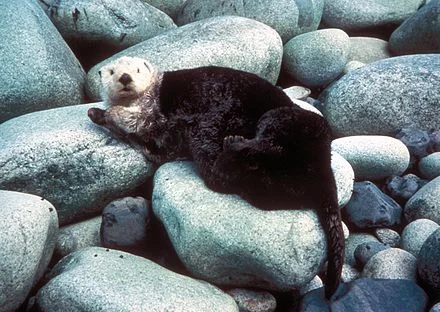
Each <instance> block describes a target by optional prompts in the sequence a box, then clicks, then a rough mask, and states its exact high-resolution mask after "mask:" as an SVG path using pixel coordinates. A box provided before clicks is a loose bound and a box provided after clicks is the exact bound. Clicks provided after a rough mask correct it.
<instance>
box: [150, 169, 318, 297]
mask: <svg viewBox="0 0 440 312" xmlns="http://www.w3.org/2000/svg"><path fill="white" fill-rule="evenodd" d="M154 182H155V184H154V190H153V198H152V203H153V211H154V213H155V214H156V216H157V217H158V218H159V219H160V220H161V221H162V222H163V224H164V226H165V228H166V230H167V232H168V235H169V237H170V239H171V242H172V243H173V246H174V248H175V249H176V251H177V254H178V255H179V258H180V259H181V260H182V262H183V263H184V264H185V266H186V267H187V268H188V270H189V271H190V272H191V273H192V274H193V275H194V276H195V277H197V278H201V279H204V280H208V281H210V282H213V283H215V284H221V285H233V286H241V287H243V286H251V287H262V288H266V289H275V290H289V289H293V288H300V287H302V286H304V285H306V284H307V283H308V282H309V281H310V280H311V279H312V278H313V277H314V276H315V275H316V274H317V273H318V271H319V270H320V267H321V265H322V264H323V261H324V257H325V244H326V243H325V242H326V240H325V234H324V232H323V231H322V228H321V226H320V224H319V222H318V219H317V215H316V213H315V212H313V211H311V210H277V211H264V210H260V209H257V208H254V207H253V206H251V205H250V204H248V203H247V202H246V201H244V200H243V199H241V198H240V197H238V196H236V195H225V194H220V193H216V192H213V191H211V190H209V189H208V188H207V187H206V186H205V185H204V183H203V181H202V180H201V178H200V177H199V176H198V174H197V171H196V169H195V167H194V165H192V163H190V162H173V163H167V164H164V165H162V166H161V167H160V168H159V169H158V171H157V172H156V175H155V177H154Z"/></svg>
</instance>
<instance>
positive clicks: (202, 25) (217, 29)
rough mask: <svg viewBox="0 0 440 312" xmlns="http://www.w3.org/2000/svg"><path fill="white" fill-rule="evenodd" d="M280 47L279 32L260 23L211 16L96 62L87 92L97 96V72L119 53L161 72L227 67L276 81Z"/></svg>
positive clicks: (90, 74) (89, 77) (93, 96)
mask: <svg viewBox="0 0 440 312" xmlns="http://www.w3.org/2000/svg"><path fill="white" fill-rule="evenodd" d="M282 49H283V48H282V42H281V39H280V37H279V35H278V33H277V32H276V31H275V30H273V29H272V28H270V27H268V26H266V25H264V24H262V23H260V22H257V21H254V20H250V19H247V18H243V17H236V16H226V17H214V18H211V19H206V20H202V21H199V22H195V23H192V24H188V25H185V26H182V27H179V28H177V29H175V30H171V31H168V32H166V33H164V34H162V35H159V36H156V37H154V38H152V39H149V40H146V41H144V42H141V43H139V44H137V45H135V46H132V47H130V48H128V49H126V50H124V51H122V52H120V53H118V54H116V55H114V56H112V57H110V58H108V59H107V60H105V61H103V62H101V63H99V64H97V65H96V66H94V67H93V68H92V69H91V70H90V71H89V73H88V77H87V88H88V90H87V91H88V94H89V96H90V97H91V98H92V99H95V100H97V99H99V98H100V95H99V90H100V77H99V74H98V71H99V70H100V69H101V67H102V66H104V65H106V64H108V63H110V62H112V61H114V60H115V59H117V58H119V57H121V56H137V57H142V58H145V59H147V60H149V61H150V62H151V63H152V64H153V65H154V66H156V67H157V68H158V69H160V70H162V71H166V70H177V69H184V68H193V67H199V66H207V65H217V66H226V67H231V68H235V69H240V70H244V71H248V72H252V73H255V74H257V75H259V76H261V77H263V78H266V79H267V80H269V81H271V82H273V83H275V82H276V81H277V79H278V75H279V71H280V66H281V58H282V53H283V50H282Z"/></svg>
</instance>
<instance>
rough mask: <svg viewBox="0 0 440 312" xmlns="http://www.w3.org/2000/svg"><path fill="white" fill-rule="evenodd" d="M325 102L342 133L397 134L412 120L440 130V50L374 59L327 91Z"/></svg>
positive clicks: (333, 124) (329, 117)
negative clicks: (438, 52)
mask: <svg viewBox="0 0 440 312" xmlns="http://www.w3.org/2000/svg"><path fill="white" fill-rule="evenodd" d="M320 101H322V103H323V108H322V112H323V114H324V116H325V117H326V118H327V120H328V121H329V123H330V125H331V127H332V129H333V131H334V132H335V134H336V135H339V136H348V135H357V134H382V135H393V134H395V133H397V131H399V130H400V129H402V128H403V127H404V126H406V125H408V124H413V125H414V126H416V127H419V128H420V129H426V130H428V129H431V128H433V129H439V128H440V118H438V111H439V109H440V54H420V55H407V56H399V57H393V58H388V59H384V60H380V61H377V62H374V63H370V64H368V65H366V66H364V67H362V68H359V69H357V70H354V71H352V72H350V73H348V74H347V75H345V76H343V77H342V78H341V79H339V80H338V81H336V82H335V83H334V84H332V85H331V86H330V87H328V88H327V89H326V90H324V92H323V93H322V94H321V96H320Z"/></svg>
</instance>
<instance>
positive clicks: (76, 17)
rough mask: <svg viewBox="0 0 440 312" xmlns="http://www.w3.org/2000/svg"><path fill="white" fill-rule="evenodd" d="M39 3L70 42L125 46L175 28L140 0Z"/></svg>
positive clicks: (49, 1)
mask: <svg viewBox="0 0 440 312" xmlns="http://www.w3.org/2000/svg"><path fill="white" fill-rule="evenodd" d="M39 3H40V6H41V7H42V8H43V9H45V11H46V14H47V15H48V16H49V18H50V19H51V21H52V22H53V23H54V25H55V27H57V29H58V31H59V32H60V33H61V35H62V36H63V38H64V39H65V40H66V41H67V42H70V43H77V42H78V41H81V42H83V43H84V42H88V43H89V44H90V43H93V42H96V43H99V44H107V45H109V46H112V47H116V48H119V49H124V48H127V47H130V46H132V45H134V44H136V43H139V42H142V41H144V40H147V39H150V38H152V37H154V36H157V35H159V34H160V33H163V32H165V31H167V30H170V29H173V28H176V25H175V24H174V22H173V21H172V19H171V18H170V17H169V16H167V15H166V14H165V13H163V12H161V11H160V10H158V9H156V8H154V7H152V6H150V5H148V4H146V3H145V2H144V1H142V0H126V1H123V2H121V1H115V0H88V1H82V0H63V1H58V0H46V1H44V3H43V1H40V2H39Z"/></svg>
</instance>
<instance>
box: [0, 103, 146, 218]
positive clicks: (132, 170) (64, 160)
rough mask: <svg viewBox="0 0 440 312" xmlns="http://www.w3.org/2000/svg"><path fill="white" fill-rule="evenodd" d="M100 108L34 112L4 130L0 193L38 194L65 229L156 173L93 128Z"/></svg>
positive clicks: (127, 148)
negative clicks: (92, 118) (91, 115)
mask: <svg viewBox="0 0 440 312" xmlns="http://www.w3.org/2000/svg"><path fill="white" fill-rule="evenodd" d="M90 107H102V105H101V104H100V103H95V104H86V105H77V106H72V107H63V108H57V109H52V110H47V111H41V112H35V113H31V114H27V115H24V116H20V117H17V118H14V119H11V120H9V121H7V122H5V123H3V124H1V125H0V150H1V151H2V152H1V153H0V188H2V189H6V190H14V191H20V192H26V193H30V194H35V195H39V196H41V197H44V198H46V199H47V200H49V201H50V202H51V203H52V204H53V205H54V207H55V208H56V209H57V212H58V217H59V220H60V224H61V225H64V224H67V223H72V222H75V221H78V220H82V219H85V218H87V217H90V216H92V215H96V214H98V213H99V212H100V211H101V210H102V209H103V208H104V206H105V205H106V204H107V203H108V202H109V201H111V200H112V199H115V198H118V197H122V196H124V195H125V194H127V193H129V192H131V191H132V190H133V189H134V188H135V187H137V186H139V185H140V184H142V183H144V182H145V181H146V180H147V178H149V177H151V175H152V174H153V169H152V167H151V165H150V164H149V163H148V162H146V160H145V159H144V157H143V155H142V154H141V153H140V152H138V151H136V150H135V149H133V148H132V147H130V146H128V145H127V144H124V143H121V142H120V141H119V140H117V139H115V138H113V137H112V136H111V135H110V134H109V133H108V132H107V131H105V130H104V129H102V128H100V127H99V126H97V125H95V124H93V123H92V122H91V121H90V120H89V118H88V117H87V109H88V108H90Z"/></svg>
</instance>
